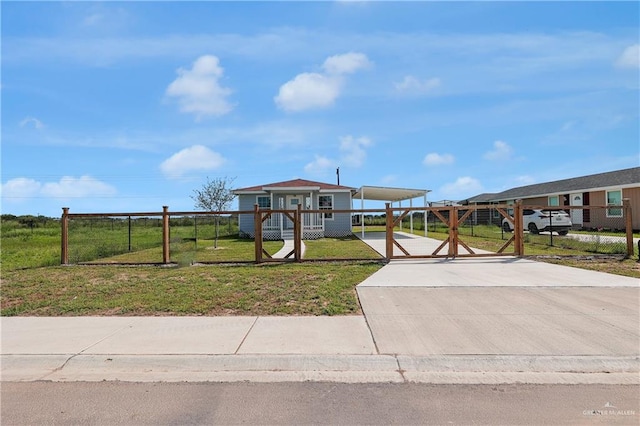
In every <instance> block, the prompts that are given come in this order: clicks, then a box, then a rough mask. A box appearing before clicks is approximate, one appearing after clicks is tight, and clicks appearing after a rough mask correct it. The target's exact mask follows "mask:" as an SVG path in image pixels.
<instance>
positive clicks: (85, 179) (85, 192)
mask: <svg viewBox="0 0 640 426" xmlns="http://www.w3.org/2000/svg"><path fill="white" fill-rule="evenodd" d="M117 192H118V191H117V190H116V188H114V187H113V186H111V185H109V184H107V183H104V182H102V181H100V180H98V179H95V178H92V177H91V176H88V175H85V176H81V177H79V178H76V177H73V176H63V177H62V178H60V180H59V181H58V182H45V183H42V182H38V181H37V180H34V179H30V178H15V179H11V180H9V181H7V183H5V184H3V185H2V198H3V200H5V201H15V202H19V201H23V200H26V199H28V198H33V197H45V198H61V199H65V198H84V197H109V196H112V195H115V194H116V193H117Z"/></svg>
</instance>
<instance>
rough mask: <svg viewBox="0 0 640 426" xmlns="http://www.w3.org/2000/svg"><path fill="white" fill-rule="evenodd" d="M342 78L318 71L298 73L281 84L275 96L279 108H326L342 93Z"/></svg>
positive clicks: (298, 109)
mask: <svg viewBox="0 0 640 426" xmlns="http://www.w3.org/2000/svg"><path fill="white" fill-rule="evenodd" d="M341 85H342V80H341V79H340V78H338V77H327V76H325V75H322V74H318V73H303V74H298V75H297V76H296V77H295V78H294V79H293V80H290V81H288V82H286V83H285V84H283V85H282V86H280V91H279V92H278V95H277V96H276V97H275V98H274V101H275V102H276V105H278V107H279V108H281V109H283V110H285V111H290V112H296V111H303V110H305V109H312V108H325V107H328V106H331V105H333V103H334V101H335V100H336V98H337V97H338V96H339V95H340V88H341Z"/></svg>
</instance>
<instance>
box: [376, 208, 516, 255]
mask: <svg viewBox="0 0 640 426" xmlns="http://www.w3.org/2000/svg"><path fill="white" fill-rule="evenodd" d="M510 209H511V210H513V216H512V215H510V214H509V210H510ZM416 212H418V213H420V214H421V215H422V217H423V221H422V226H423V227H424V236H429V235H430V234H431V235H433V236H439V237H440V239H442V241H439V240H437V239H433V238H429V239H427V238H421V237H419V236H415V235H412V234H408V233H405V232H402V229H403V225H402V223H403V220H404V219H405V218H406V217H407V216H409V215H411V214H413V213H416ZM516 218H519V219H516ZM503 219H506V220H508V221H509V222H511V223H512V224H513V226H512V227H513V228H514V232H513V234H511V233H506V235H505V231H504V229H503V227H502V226H501V224H502V221H503ZM522 231H523V230H522V206H521V204H520V203H516V204H515V205H513V206H507V205H493V206H490V207H489V206H442V207H415V208H411V207H410V208H391V207H390V204H387V206H386V257H387V258H388V259H411V258H417V259H420V258H455V257H488V256H505V255H515V256H518V255H520V254H521V253H522V252H523V245H522V244H523V241H522ZM434 234H435V235H434ZM489 234H491V235H489ZM475 236H482V237H489V238H492V237H493V238H496V239H497V240H498V239H499V240H501V241H499V242H498V241H496V243H497V244H498V245H497V246H496V247H492V248H491V250H483V249H478V248H474V247H473V243H469V242H468V240H469V239H473V237H475ZM442 237H444V239H443V238H442ZM510 246H512V248H513V250H512V251H510V252H508V251H507V249H508V248H509V247H510Z"/></svg>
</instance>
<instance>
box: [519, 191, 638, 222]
mask: <svg viewBox="0 0 640 426" xmlns="http://www.w3.org/2000/svg"><path fill="white" fill-rule="evenodd" d="M613 189H615V188H613ZM588 194H589V197H588V201H589V204H588V205H590V206H605V205H607V199H606V194H607V192H606V191H592V192H589V193H588ZM564 195H565V194H560V195H559V196H558V200H559V202H560V206H563V205H564ZM567 195H568V194H567ZM622 198H623V199H624V198H628V199H629V200H630V202H631V216H632V223H633V229H635V230H638V229H640V187H635V188H623V189H622ZM548 203H549V197H548V196H543V197H533V198H524V199H523V200H522V204H523V205H525V206H547V205H548ZM583 227H585V228H608V229H624V227H625V222H624V218H623V217H607V209H604V208H594V209H589V211H587V210H586V209H585V211H584V218H583Z"/></svg>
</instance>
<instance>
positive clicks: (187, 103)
mask: <svg viewBox="0 0 640 426" xmlns="http://www.w3.org/2000/svg"><path fill="white" fill-rule="evenodd" d="M177 73H178V78H176V79H175V80H174V81H173V82H172V83H171V84H169V87H167V90H166V95H167V96H171V97H175V98H177V99H178V103H179V104H180V111H182V112H187V113H194V114H196V119H197V120H199V119H201V118H202V117H205V116H209V115H214V116H220V115H224V114H227V113H228V112H230V111H231V110H232V109H233V105H231V104H230V103H229V102H228V101H227V96H229V95H230V94H231V92H232V91H231V89H228V88H226V87H222V86H221V85H220V79H221V78H222V76H223V74H224V69H223V68H222V67H221V66H220V61H219V60H218V58H217V57H215V56H213V55H203V56H201V57H199V58H198V59H196V61H195V62H194V63H193V67H192V68H191V69H190V70H188V69H184V68H180V69H178V71H177Z"/></svg>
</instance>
